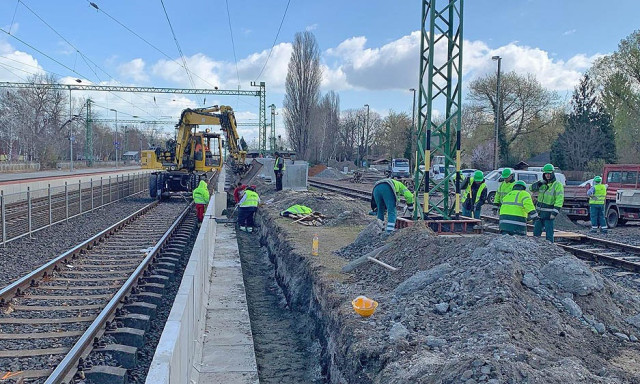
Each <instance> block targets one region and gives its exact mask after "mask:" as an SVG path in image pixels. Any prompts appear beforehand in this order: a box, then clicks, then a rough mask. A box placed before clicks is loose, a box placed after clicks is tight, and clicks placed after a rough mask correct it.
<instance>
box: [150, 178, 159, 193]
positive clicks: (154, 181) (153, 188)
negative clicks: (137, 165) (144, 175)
mask: <svg viewBox="0 0 640 384" xmlns="http://www.w3.org/2000/svg"><path fill="white" fill-rule="evenodd" d="M149 196H150V197H151V198H152V199H155V198H156V197H157V196H158V175H155V174H151V175H149Z"/></svg>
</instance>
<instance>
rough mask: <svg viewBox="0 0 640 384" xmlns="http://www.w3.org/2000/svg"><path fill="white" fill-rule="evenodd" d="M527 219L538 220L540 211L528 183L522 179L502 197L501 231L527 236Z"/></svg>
mask: <svg viewBox="0 0 640 384" xmlns="http://www.w3.org/2000/svg"><path fill="white" fill-rule="evenodd" d="M527 219H529V220H537V219H538V212H536V207H535V206H534V205H533V200H532V199H531V195H530V194H529V192H527V184H525V182H524V181H522V180H520V181H516V182H515V183H513V187H512V190H511V191H510V192H508V193H507V194H506V195H505V196H504V197H503V198H502V205H500V233H502V234H507V235H522V236H526V235H527Z"/></svg>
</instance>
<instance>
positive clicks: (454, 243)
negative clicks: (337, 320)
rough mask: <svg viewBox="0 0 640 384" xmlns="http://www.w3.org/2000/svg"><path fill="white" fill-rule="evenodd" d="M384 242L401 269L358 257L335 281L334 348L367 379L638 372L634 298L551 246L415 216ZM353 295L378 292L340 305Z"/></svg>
mask: <svg viewBox="0 0 640 384" xmlns="http://www.w3.org/2000/svg"><path fill="white" fill-rule="evenodd" d="M367 231H368V232H367ZM367 234H368V235H367ZM362 236H363V238H359V239H358V240H356V242H355V243H354V244H352V245H351V246H349V247H352V248H351V249H350V250H351V254H350V256H351V257H348V258H356V257H359V256H362V254H363V253H361V252H365V251H366V249H367V248H366V247H360V248H358V247H357V246H355V244H356V243H358V242H359V243H360V244H364V243H366V239H367V237H366V236H369V239H370V241H371V242H372V243H373V242H378V243H382V242H381V241H380V235H379V234H378V233H377V232H376V231H375V228H373V224H372V225H370V226H369V227H367V228H366V229H365V230H364V231H363V234H362ZM387 242H388V243H391V244H392V247H391V248H390V249H389V250H388V251H385V252H383V253H382V254H380V255H378V259H380V260H382V261H383V262H385V263H388V264H390V265H392V266H394V267H397V268H399V270H398V271H396V272H391V271H389V270H387V269H385V268H382V267H380V266H379V265H376V264H373V263H367V264H364V265H363V266H361V267H359V268H358V269H356V270H355V271H354V272H353V273H352V274H351V275H350V278H349V279H350V281H349V282H348V283H346V284H344V285H343V286H342V288H341V289H340V290H341V291H342V292H344V293H345V294H346V295H347V296H348V295H351V296H353V297H347V298H345V303H344V304H343V305H342V306H341V312H343V311H344V312H343V313H344V315H345V325H346V329H345V333H346V334H349V335H351V337H350V338H349V339H348V341H347V342H346V343H345V345H343V346H342V349H343V351H344V353H345V355H346V361H351V360H354V361H357V362H359V367H360V369H361V370H362V371H364V372H363V373H364V374H365V375H366V377H368V378H369V382H372V383H468V384H471V383H492V384H498V383H530V384H531V383H540V384H542V383H544V384H550V383H563V384H567V383H602V384H604V383H607V384H611V383H637V382H640V369H639V368H638V366H637V362H638V361H640V344H639V343H638V337H640V300H638V298H637V296H636V295H635V294H634V293H632V292H630V291H628V290H626V289H625V288H623V287H621V286H618V285H617V284H616V283H614V282H613V281H611V280H609V279H608V278H606V277H603V276H602V275H600V274H599V273H598V272H597V271H594V270H592V269H591V268H590V267H589V266H587V265H586V264H585V263H583V262H582V261H580V260H578V259H576V258H575V257H573V256H571V255H569V254H567V253H565V252H564V251H563V250H561V249H560V248H559V247H556V246H554V245H552V244H550V243H548V242H546V241H545V240H543V239H540V238H524V237H513V236H507V235H492V234H485V235H482V236H477V237H465V238H446V237H442V236H434V235H433V234H432V233H431V232H430V231H428V230H426V229H424V228H419V227H417V226H416V227H412V228H407V229H403V230H401V231H398V232H396V233H395V234H393V235H391V236H390V237H389V238H388V239H387ZM349 247H346V248H343V250H341V252H342V251H345V249H347V248H349ZM358 295H367V296H368V297H371V298H373V299H375V300H376V301H378V302H379V303H380V306H379V307H378V309H377V311H376V313H375V314H374V315H373V316H371V317H370V318H362V317H359V316H358V315H356V314H355V313H354V312H353V310H352V309H351V308H350V304H349V301H350V300H351V299H353V298H355V297H356V296H358ZM356 365H357V364H356ZM353 368H354V369H358V368H357V367H356V366H354V367H353Z"/></svg>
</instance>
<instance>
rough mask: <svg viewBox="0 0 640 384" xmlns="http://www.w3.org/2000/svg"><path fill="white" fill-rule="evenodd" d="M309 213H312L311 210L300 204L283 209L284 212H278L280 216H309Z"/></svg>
mask: <svg viewBox="0 0 640 384" xmlns="http://www.w3.org/2000/svg"><path fill="white" fill-rule="evenodd" d="M311 213H313V209H311V208H309V207H307V206H305V205H302V204H294V205H292V206H290V207H289V208H287V209H285V210H284V211H282V212H280V216H285V217H287V216H290V215H303V216H306V215H310V214H311Z"/></svg>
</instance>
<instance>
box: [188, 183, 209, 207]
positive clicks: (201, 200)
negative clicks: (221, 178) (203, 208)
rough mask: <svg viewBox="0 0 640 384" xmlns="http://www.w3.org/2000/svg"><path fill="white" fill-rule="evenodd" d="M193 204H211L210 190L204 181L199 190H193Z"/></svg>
mask: <svg viewBox="0 0 640 384" xmlns="http://www.w3.org/2000/svg"><path fill="white" fill-rule="evenodd" d="M192 195H193V202H194V203H196V204H208V203H209V190H208V189H207V184H206V183H205V182H204V181H200V184H199V185H198V188H196V189H194V190H193V193H192Z"/></svg>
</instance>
